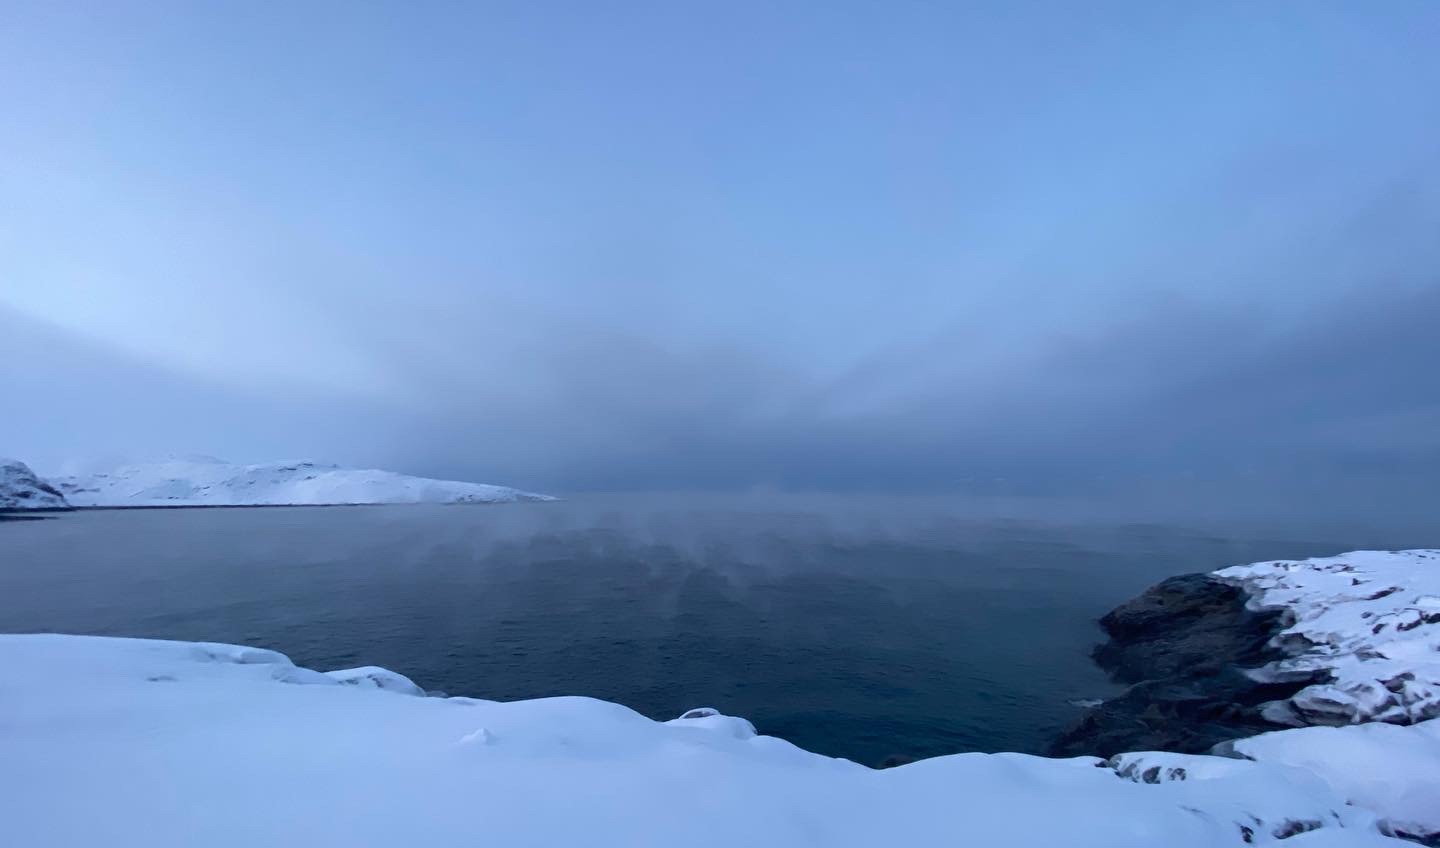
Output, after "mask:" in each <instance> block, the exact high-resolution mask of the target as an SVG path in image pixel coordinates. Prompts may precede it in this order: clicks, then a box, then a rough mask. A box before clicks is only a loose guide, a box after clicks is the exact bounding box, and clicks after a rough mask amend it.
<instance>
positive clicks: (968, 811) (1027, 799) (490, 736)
mask: <svg viewBox="0 0 1440 848" xmlns="http://www.w3.org/2000/svg"><path fill="white" fill-rule="evenodd" d="M0 667H3V668H5V670H6V673H5V674H4V675H3V676H0V705H3V708H0V751H3V752H4V754H3V758H0V822H3V830H4V834H5V841H6V842H7V844H14V845H25V846H77V845H107V846H115V848H139V847H140V846H144V848H164V847H165V846H193V845H205V846H210V847H211V848H229V846H252V845H346V846H393V845H424V844H457V845H474V844H486V845H505V846H510V847H511V848H515V847H516V846H555V845H600V846H612V845H613V846H664V848H674V846H680V845H683V846H686V848H705V846H717V848H718V846H723V848H736V846H747V848H749V847H750V846H802V845H814V846H842V847H843V846H866V848H873V846H875V845H986V846H1055V845H1065V846H1076V847H1077V848H1084V846H1096V847H1097V848H1100V846H1103V848H1121V847H1122V846H1154V845H1162V844H1163V845H1165V846H1167V848H1187V846H1196V848H1200V846H1204V848H1213V846H1219V845H1244V844H1246V843H1247V842H1253V843H1266V842H1272V841H1274V840H1276V839H1279V838H1281V837H1282V836H1284V837H1288V839H1287V841H1286V843H1285V844H1286V845H1287V846H1291V845H1293V846H1296V848H1340V846H1350V848H1354V846H1377V848H1378V846H1381V845H1403V844H1405V843H1395V842H1390V841H1388V840H1386V839H1384V837H1382V836H1381V835H1380V834H1379V832H1378V830H1377V818H1376V811H1377V810H1381V811H1384V810H1387V809H1388V807H1386V806H1384V805H1385V804H1386V803H1388V800H1389V799H1386V798H1381V799H1379V800H1378V801H1374V802H1373V803H1372V800H1371V799H1369V795H1368V794H1367V793H1366V792H1363V791H1360V790H1359V789H1357V787H1360V784H1359V783H1357V782H1351V783H1334V782H1332V781H1331V780H1330V775H1331V773H1332V772H1339V771H1344V770H1346V769H1354V768H1357V767H1359V766H1362V765H1363V763H1361V762H1360V761H1359V760H1358V759H1357V757H1356V755H1355V753H1354V751H1351V750H1350V749H1349V748H1344V757H1343V762H1341V761H1331V760H1327V759H1326V757H1325V755H1324V752H1325V751H1326V750H1328V748H1327V743H1326V742H1325V740H1323V739H1322V740H1319V741H1320V744H1318V745H1312V744H1311V743H1310V742H1309V741H1307V742H1306V743H1305V744H1304V745H1299V746H1288V745H1278V746H1277V747H1278V749H1280V750H1282V751H1283V750H1291V751H1292V753H1293V751H1294V750H1300V749H1304V750H1306V751H1309V752H1310V754H1309V756H1311V759H1312V760H1313V762H1310V763H1299V762H1293V761H1290V760H1287V756H1282V754H1281V753H1275V754H1274V756H1273V758H1272V757H1269V756H1257V759H1258V760H1260V762H1247V761H1243V760H1233V759H1222V758H1218V757H1184V758H1180V759H1173V760H1166V762H1167V764H1168V765H1169V766H1170V767H1171V771H1168V772H1166V774H1167V779H1164V780H1159V779H1157V780H1153V781H1152V780H1146V779H1145V774H1146V769H1144V768H1141V769H1140V770H1139V771H1136V770H1135V769H1127V768H1125V764H1123V763H1108V764H1107V763H1105V762H1102V761H1100V760H1098V759H1095V758H1088V757H1080V758H1074V759H1063V760H1051V759H1045V758H1041V757H1032V756H1025V755H1019V754H994V755H990V754H959V755H955V756H949V757H938V758H934V759H929V760H923V761H921V762H917V763H913V764H910V765H906V766H901V767H899V768H894V769H887V770H884V771H874V770H871V769H868V768H865V767H863V766H859V765H856V764H855V763H851V762H848V761H845V760H837V759H831V758H828V757H822V756H819V755H816V754H811V753H809V752H806V751H803V750H801V749H799V748H796V747H795V746H793V745H791V744H789V743H787V742H784V741H782V740H779V739H775V738H772V737H768V736H762V735H757V734H755V732H754V728H753V727H752V726H750V724H749V723H748V722H745V721H744V720H743V719H738V718H734V717H729V716H724V715H722V714H720V713H719V712H718V711H715V710H713V709H709V708H700V709H697V710H692V711H690V712H689V713H687V714H686V717H682V718H678V719H676V720H674V721H670V722H654V721H650V720H649V719H646V718H644V717H643V716H640V715H639V714H637V713H635V712H633V711H631V710H628V709H626V708H624V707H621V706H618V705H615V704H609V703H605V702H603V701H596V700H592V699H588V698H545V699H539V700H533V701H519V702H512V703H498V702H491V701H481V700H475V699H470V698H423V697H407V696H404V695H397V694H395V693H394V692H393V691H382V689H385V688H394V687H390V686H385V685H384V684H383V683H382V682H381V681H387V680H390V681H393V680H396V679H400V680H403V679H404V678H401V677H400V676H399V675H394V676H393V677H392V676H391V673H389V672H384V670H382V669H370V668H367V669H353V670H350V671H347V672H344V673H341V674H337V675H326V674H322V673H318V672H313V671H308V670H305V669H300V668H297V667H295V666H294V665H293V664H291V663H290V662H289V660H287V659H286V658H285V657H284V656H282V655H280V654H277V653H275V652H273V651H265V650H259V649H252V648H243V647H236V646H228V645H213V644H194V643H183V642H155V641H144V640H130V639H105V638H95V637H78V636H56V635H43V636H0ZM357 680H370V681H372V682H375V683H376V685H375V686H366V685H344V681H357ZM406 682H407V683H408V682H409V681H408V680H407V681H406ZM296 684H300V685H296ZM412 685H413V684H412ZM417 688H418V687H417ZM1355 730H1364V728H1347V729H1346V730H1345V731H1344V732H1345V733H1349V732H1352V731H1355ZM1391 730H1392V731H1395V732H1398V733H1401V734H1404V737H1403V738H1401V739H1398V740H1389V739H1382V738H1380V737H1375V738H1374V739H1368V740H1367V742H1366V744H1370V743H1373V744H1375V745H1378V746H1389V745H1392V744H1393V745H1401V744H1408V742H1407V741H1406V740H1408V739H1409V738H1410V737H1412V736H1414V737H1416V738H1418V735H1419V734H1421V733H1431V732H1432V731H1431V730H1430V729H1429V728H1428V726H1427V727H1425V728H1422V727H1407V728H1391ZM1305 732H1308V731H1285V732H1283V733H1280V734H1274V736H1276V737H1280V738H1282V739H1283V738H1285V736H1286V734H1289V733H1305ZM1265 744H1272V745H1274V744H1275V743H1265ZM1292 749H1293V750H1292ZM1257 750H1258V749H1257ZM1416 750H1418V749H1416ZM1141 756H1150V755H1141ZM1154 756H1159V757H1169V756H1170V755H1154ZM1417 756H1420V755H1419V754H1417ZM1424 756H1432V754H1425V755H1424ZM1291 759H1293V757H1291ZM1175 767H1183V768H1184V769H1185V774H1184V776H1183V779H1181V776H1180V775H1179V773H1177V772H1175V771H1173V768H1175ZM1431 771H1432V773H1433V772H1435V771H1440V759H1437V760H1436V761H1434V762H1433V763H1431ZM1156 774H1157V775H1158V774H1159V772H1158V771H1157V773H1156ZM1137 775H1138V779H1136V778H1137ZM1361 788H1363V787H1361ZM1347 800H1353V801H1355V803H1353V804H1351V803H1347ZM1297 834H1298V835H1297ZM1292 840H1293V841H1292Z"/></svg>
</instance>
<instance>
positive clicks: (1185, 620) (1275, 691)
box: [1050, 574, 1313, 757]
mask: <svg viewBox="0 0 1440 848" xmlns="http://www.w3.org/2000/svg"><path fill="white" fill-rule="evenodd" d="M1246 600H1247V595H1246V593H1245V592H1244V591H1243V590H1241V589H1240V588H1238V587H1236V586H1233V585H1231V584H1229V583H1226V582H1223V581H1221V580H1219V579H1216V578H1215V577H1212V576H1211V575H1208V574H1185V575H1181V576H1179V577H1172V578H1170V579H1168V580H1165V581H1164V582H1162V583H1160V584H1158V585H1156V586H1153V587H1151V588H1150V589H1148V590H1147V591H1145V592H1144V593H1143V594H1141V595H1140V596H1139V597H1137V598H1135V599H1133V600H1130V601H1127V602H1126V603H1124V604H1122V605H1120V606H1119V607H1117V608H1115V609H1114V610H1112V611H1111V612H1110V613H1109V614H1107V615H1106V616H1105V617H1104V618H1102V619H1101V620H1100V625H1101V627H1102V628H1104V630H1105V632H1106V634H1107V635H1109V637H1110V639H1109V641H1107V642H1106V643H1104V644H1102V645H1100V646H1099V647H1098V648H1096V649H1095V652H1094V657H1095V661H1096V662H1097V663H1099V664H1100V666H1101V667H1102V668H1104V669H1105V670H1106V671H1108V672H1109V673H1110V674H1111V675H1112V676H1113V677H1114V678H1115V679H1116V680H1118V681H1120V682H1123V683H1130V684H1133V685H1132V686H1131V687H1130V688H1129V689H1128V690H1126V691H1125V692H1124V693H1123V694H1121V695H1120V696H1118V697H1115V698H1112V699H1110V700H1108V701H1105V702H1103V703H1101V704H1100V705H1098V706H1096V707H1093V708H1091V709H1090V710H1089V711H1087V712H1086V714H1085V715H1084V716H1082V717H1081V718H1080V720H1079V721H1077V722H1076V723H1075V724H1074V725H1072V726H1071V727H1070V728H1069V729H1067V730H1066V731H1065V732H1064V733H1063V734H1062V735H1061V736H1060V738H1058V739H1057V740H1056V741H1055V742H1054V743H1053V744H1052V745H1051V748H1050V753H1051V754H1053V755H1056V756H1079V755H1083V754H1089V755H1095V756H1101V757H1110V756H1113V755H1115V754H1117V753H1119V752H1122V751H1156V750H1164V751H1175V752H1180V753H1190V754H1195V753H1202V752H1204V751H1207V750H1209V749H1210V748H1211V747H1212V746H1214V745H1215V744H1217V743H1220V742H1224V741H1226V740H1230V739H1236V738H1239V737H1244V736H1252V735H1254V734H1256V733H1263V732H1265V731H1267V730H1276V729H1279V728H1280V727H1281V726H1282V725H1279V724H1275V723H1273V722H1271V721H1270V720H1268V719H1266V718H1265V717H1264V716H1263V715H1262V714H1261V707H1262V705H1263V704H1265V703H1266V702H1269V701H1273V700H1276V699H1282V698H1286V697H1289V696H1290V695H1293V694H1294V693H1295V692H1297V691H1299V690H1300V689H1301V688H1303V687H1304V686H1305V685H1307V684H1308V683H1310V682H1313V679H1311V678H1306V679H1301V680H1293V679H1292V680H1289V681H1287V682H1284V683H1274V682H1270V683H1261V682H1258V681H1256V680H1255V679H1253V678H1252V677H1251V676H1250V675H1249V674H1247V673H1246V671H1245V670H1246V669H1250V668H1254V667H1257V666H1262V665H1265V664H1266V663H1268V662H1271V661H1272V660H1276V659H1279V658H1281V656H1282V654H1281V653H1280V651H1279V649H1277V648H1275V647H1273V646H1272V645H1271V639H1272V638H1273V637H1274V636H1275V635H1276V634H1277V633H1279V632H1280V631H1281V630H1282V629H1283V628H1285V627H1286V626H1287V625H1288V624H1289V617H1288V614H1287V613H1286V612H1285V611H1284V610H1278V609H1276V610H1261V611H1253V610H1250V609H1247V607H1246Z"/></svg>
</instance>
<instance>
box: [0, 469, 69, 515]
mask: <svg viewBox="0 0 1440 848" xmlns="http://www.w3.org/2000/svg"><path fill="white" fill-rule="evenodd" d="M69 507H70V505H69V504H67V503H66V502H65V498H64V496H62V495H61V494H60V493H59V492H58V491H56V490H55V488H54V487H53V486H51V485H50V484H48V483H46V482H45V481H44V480H41V479H40V478H39V477H36V476H35V472H33V471H31V470H30V466H28V465H26V464H25V463H23V462H21V461H20V460H18V459H4V458H0V509H69Z"/></svg>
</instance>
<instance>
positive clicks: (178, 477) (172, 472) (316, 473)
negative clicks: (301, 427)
mask: <svg viewBox="0 0 1440 848" xmlns="http://www.w3.org/2000/svg"><path fill="white" fill-rule="evenodd" d="M51 482H52V483H53V484H54V486H55V487H56V488H57V489H59V490H60V491H61V492H62V493H64V495H65V498H66V499H67V500H69V502H70V504H71V505H72V506H275V505H282V504H305V505H318V504H381V503H505V502H509V501H543V500H552V498H550V497H549V496H547V495H537V494H532V493H530V492H522V491H520V490H518V489H511V488H508V487H505V486H490V485H486V484H483V483H463V482H460V481H456V480H432V479H429V478H426V477H411V476H408V475H405V474H397V473H395V472H393V471H377V470H371V469H354V468H341V467H339V466H336V465H326V464H321V463H315V462H290V463H269V464H261V465H232V464H230V463H227V462H223V461H221V460H218V459H209V458H185V459H168V460H165V461H163V462H157V463H149V464H139V465H126V466H122V467H120V468H116V469H113V470H110V471H106V472H101V473H96V474H86V475H76V476H71V477H58V478H54V479H52V481H51Z"/></svg>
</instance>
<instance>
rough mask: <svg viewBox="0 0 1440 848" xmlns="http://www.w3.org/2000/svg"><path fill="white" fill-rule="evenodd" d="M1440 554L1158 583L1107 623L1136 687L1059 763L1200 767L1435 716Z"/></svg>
mask: <svg viewBox="0 0 1440 848" xmlns="http://www.w3.org/2000/svg"><path fill="white" fill-rule="evenodd" d="M1437 589H1440V551H1434V550H1424V549H1417V550H1410V551H1352V552H1349V553H1346V554H1341V555H1338V556H1334V557H1317V558H1312V559H1306V560H1275V561H1270V562H1260V563H1251V564H1249V565H1240V566H1233V567H1230V568H1226V569H1221V570H1219V571H1216V572H1211V573H1200V574H1186V575H1180V576H1177V577H1172V578H1169V579H1167V580H1164V581H1162V582H1160V583H1158V584H1156V585H1155V586H1152V587H1150V588H1149V589H1147V590H1146V591H1144V592H1143V593H1141V594H1140V595H1139V596H1137V597H1135V598H1133V599H1131V600H1129V601H1126V602H1125V603H1123V604H1121V605H1120V606H1118V607H1116V608H1115V609H1114V610H1112V611H1111V612H1109V613H1108V614H1106V615H1105V616H1104V617H1102V618H1101V619H1100V625H1101V628H1102V629H1103V630H1104V631H1105V632H1106V634H1107V636H1108V637H1109V638H1108V640H1107V641H1106V642H1104V643H1102V644H1100V645H1098V646H1097V647H1096V648H1095V650H1094V652H1093V657H1094V659H1095V661H1096V663H1097V664H1099V665H1100V667H1101V668H1103V669H1104V670H1105V671H1106V672H1107V673H1109V674H1110V675H1111V677H1112V678H1113V679H1114V680H1116V681H1117V682H1120V683H1126V684H1130V687H1129V688H1128V689H1127V690H1126V691H1125V692H1123V693H1121V694H1120V695H1118V696H1116V697H1114V698H1111V699H1108V700H1106V701H1103V702H1102V703H1101V704H1099V705H1097V706H1095V707H1092V708H1091V709H1089V710H1088V711H1087V712H1086V713H1085V715H1083V716H1082V717H1081V718H1080V719H1078V720H1077V721H1076V722H1075V723H1074V724H1073V725H1072V726H1071V727H1070V728H1068V729H1067V730H1066V731H1064V732H1063V733H1062V734H1061V735H1060V736H1059V737H1058V738H1057V739H1056V740H1055V741H1054V743H1052V746H1051V749H1050V751H1049V753H1051V754H1052V755H1056V756H1077V755H1082V754H1090V755H1098V756H1105V757H1109V756H1113V755H1115V754H1117V753H1119V752H1121V751H1127V750H1129V751H1133V750H1145V749H1153V750H1166V751H1175V752H1179V753H1195V754H1198V753H1205V752H1210V751H1213V750H1217V749H1220V750H1227V749H1226V746H1227V745H1229V744H1230V743H1232V742H1234V741H1236V740H1240V739H1245V738H1248V737H1252V736H1255V735H1257V734H1259V733H1265V732H1268V731H1274V730H1282V729H1285V728H1292V727H1306V726H1313V725H1319V726H1345V725H1353V724H1363V723H1366V722H1371V721H1382V722H1386V723H1389V724H1397V725H1412V724H1417V723H1419V722H1422V721H1426V720H1429V719H1432V718H1436V717H1437V716H1440V690H1437V686H1440V684H1437V679H1440V660H1437V659H1436V658H1435V656H1436V647H1437V645H1440V626H1437V625H1440V592H1437Z"/></svg>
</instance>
